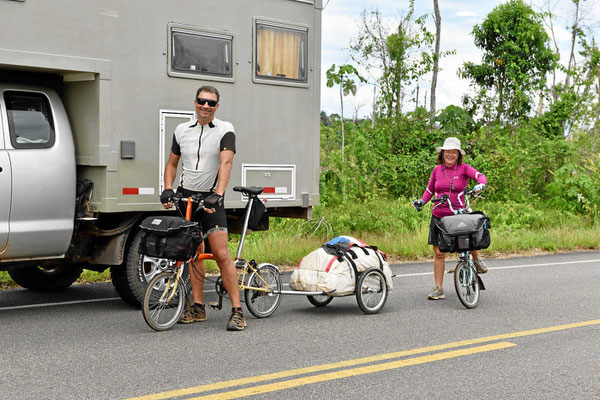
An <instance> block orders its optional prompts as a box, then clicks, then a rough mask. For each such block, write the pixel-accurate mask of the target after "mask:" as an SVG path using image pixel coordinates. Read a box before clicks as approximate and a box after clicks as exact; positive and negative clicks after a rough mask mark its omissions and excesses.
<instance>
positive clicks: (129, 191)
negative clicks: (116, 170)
mask: <svg viewBox="0 0 600 400" xmlns="http://www.w3.org/2000/svg"><path fill="white" fill-rule="evenodd" d="M123 194H142V195H153V194H154V188H153V187H150V188H123Z"/></svg>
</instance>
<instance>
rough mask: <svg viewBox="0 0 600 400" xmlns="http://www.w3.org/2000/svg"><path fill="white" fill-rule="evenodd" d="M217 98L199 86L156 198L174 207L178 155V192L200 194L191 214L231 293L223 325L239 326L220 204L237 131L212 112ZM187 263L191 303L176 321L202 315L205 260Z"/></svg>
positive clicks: (177, 132) (197, 318)
mask: <svg viewBox="0 0 600 400" xmlns="http://www.w3.org/2000/svg"><path fill="white" fill-rule="evenodd" d="M219 100H220V95H219V91H218V90H217V89H216V88H214V87H212V86H202V87H201V88H199V89H198V90H197V91H196V97H195V99H194V106H195V108H196V115H197V120H196V121H195V122H194V123H189V122H185V123H183V124H180V125H179V126H177V128H175V132H174V134H173V144H172V145H171V154H170V155H169V160H168V161H167V165H166V167H165V182H164V183H165V190H164V191H163V192H162V194H161V195H160V201H161V203H162V204H163V207H164V208H165V209H169V208H171V207H172V205H173V203H172V202H171V197H172V196H173V195H174V194H175V192H173V181H174V180H175V175H176V173H177V165H178V164H179V161H180V160H181V161H182V163H183V173H182V175H181V181H180V183H179V187H178V188H177V192H178V193H181V194H182V196H183V197H189V196H192V195H194V194H198V193H199V194H201V195H202V197H203V198H204V208H203V209H202V210H198V212H197V213H196V214H195V216H194V219H195V220H196V221H198V222H199V223H200V224H201V225H202V231H203V233H204V235H205V237H208V243H209V245H210V249H211V251H212V253H213V255H214V256H215V259H216V261H217V265H218V266H219V270H220V271H221V278H222V280H223V286H224V287H225V290H227V293H228V294H229V298H230V299H231V306H232V309H231V317H230V318H229V322H228V323H227V330H230V331H241V330H244V328H245V327H246V318H245V317H244V314H243V313H242V307H241V303H240V292H239V290H238V278H237V272H236V269H235V265H234V264H233V260H232V259H231V256H230V255H229V250H228V249H227V218H226V215H225V208H224V206H223V194H224V193H225V189H226V188H227V184H228V182H229V177H230V175H231V167H232V163H233V155H234V153H235V133H234V129H233V125H232V124H231V123H229V122H225V121H221V120H219V119H217V118H215V112H216V111H217V109H218V108H219ZM199 251H200V252H202V251H204V244H201V245H200V247H199ZM191 267H192V268H190V281H191V284H192V293H193V296H194V304H193V305H192V306H191V307H190V308H189V309H187V310H186V311H185V312H184V313H183V315H182V317H181V320H180V321H179V322H181V323H192V322H198V321H204V320H206V311H205V305H204V262H203V261H196V262H194V263H192V266H191Z"/></svg>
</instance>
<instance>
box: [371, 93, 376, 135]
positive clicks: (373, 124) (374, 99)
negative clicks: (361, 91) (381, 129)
mask: <svg viewBox="0 0 600 400" xmlns="http://www.w3.org/2000/svg"><path fill="white" fill-rule="evenodd" d="M376 112H377V86H375V85H373V114H372V115H371V128H375V113H376Z"/></svg>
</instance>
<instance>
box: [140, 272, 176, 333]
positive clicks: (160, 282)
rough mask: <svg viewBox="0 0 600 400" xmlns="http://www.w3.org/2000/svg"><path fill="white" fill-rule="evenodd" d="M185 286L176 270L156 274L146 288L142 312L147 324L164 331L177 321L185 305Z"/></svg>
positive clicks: (156, 329)
mask: <svg viewBox="0 0 600 400" xmlns="http://www.w3.org/2000/svg"><path fill="white" fill-rule="evenodd" d="M185 296H186V287H185V285H184V283H183V282H182V281H181V280H178V279H177V272H163V273H160V274H158V275H156V276H155V277H154V278H152V280H151V281H150V283H149V284H148V288H147V289H146V295H145V296H144V302H143V304H142V312H143V314H144V320H145V321H146V323H147V324H148V326H149V327H150V328H152V329H154V330H155V331H165V330H167V329H169V328H171V327H172V326H173V325H175V324H176V323H177V321H179V318H180V317H181V313H182V312H183V307H184V305H185Z"/></svg>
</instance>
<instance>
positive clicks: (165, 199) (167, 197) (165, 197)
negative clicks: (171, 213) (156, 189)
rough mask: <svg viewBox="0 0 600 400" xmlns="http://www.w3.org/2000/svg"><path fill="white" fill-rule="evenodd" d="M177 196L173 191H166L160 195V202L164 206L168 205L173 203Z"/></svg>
mask: <svg viewBox="0 0 600 400" xmlns="http://www.w3.org/2000/svg"><path fill="white" fill-rule="evenodd" d="M173 196H175V192H174V191H173V189H165V190H163V192H162V193H161V195H160V202H161V203H162V204H167V203H170V202H171V197H173Z"/></svg>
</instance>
